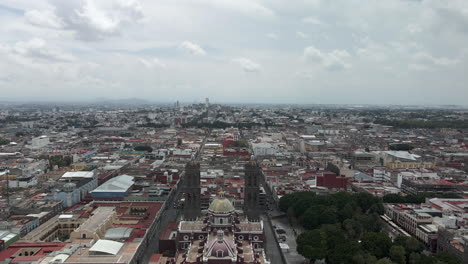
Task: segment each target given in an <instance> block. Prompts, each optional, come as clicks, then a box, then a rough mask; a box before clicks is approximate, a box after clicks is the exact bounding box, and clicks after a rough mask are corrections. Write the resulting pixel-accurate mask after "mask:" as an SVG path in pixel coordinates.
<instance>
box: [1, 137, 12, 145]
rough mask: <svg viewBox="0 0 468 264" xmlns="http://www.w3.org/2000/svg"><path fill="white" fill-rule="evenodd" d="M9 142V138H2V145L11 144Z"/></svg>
mask: <svg viewBox="0 0 468 264" xmlns="http://www.w3.org/2000/svg"><path fill="white" fill-rule="evenodd" d="M9 143H10V140H8V139H6V138H0V146H2V145H6V144H9Z"/></svg>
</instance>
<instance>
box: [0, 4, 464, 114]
mask: <svg viewBox="0 0 468 264" xmlns="http://www.w3.org/2000/svg"><path fill="white" fill-rule="evenodd" d="M0 23H1V24H2V27H0V33H1V34H0V57H1V58H2V60H0V92H1V94H2V95H1V96H0V101H2V100H4V101H8V100H23V99H21V98H26V99H25V100H26V101H28V100H29V101H33V99H34V100H37V101H60V100H63V101H66V102H70V101H90V102H92V101H95V100H96V98H99V97H103V98H106V99H126V98H139V99H144V100H148V101H150V102H155V101H158V102H175V101H177V100H179V101H181V102H194V101H198V102H202V101H203V100H204V98H205V97H209V98H210V99H211V101H213V102H223V103H272V104H277V103H285V104H370V105H374V104H386V105H392V104H395V105H406V104H410V105H463V106H466V105H468V103H467V102H466V100H467V98H468V89H467V87H466V83H467V81H468V74H466V72H468V70H467V69H468V67H467V66H468V47H466V43H468V1H464V0H451V1H438V0H421V1H418V0H386V1H377V0H336V1H329V0H328V1H327V0H302V1H296V0H292V1H280V0H237V1H232V0H160V1H151V0H67V1H63V0H2V1H1V2H0Z"/></svg>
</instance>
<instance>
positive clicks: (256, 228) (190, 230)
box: [175, 192, 269, 264]
mask: <svg viewBox="0 0 468 264" xmlns="http://www.w3.org/2000/svg"><path fill="white" fill-rule="evenodd" d="M263 247H264V233H263V222H262V221H257V222H251V221H249V220H248V219H247V217H245V216H243V215H242V212H240V211H236V210H235V208H234V206H233V205H232V203H231V201H230V200H229V199H227V198H226V197H224V193H223V192H220V193H219V194H218V197H216V199H214V200H213V202H212V203H211V204H210V206H209V208H208V210H207V211H206V212H205V213H204V215H203V216H201V217H199V218H197V219H196V220H194V221H181V222H180V223H179V226H178V230H177V253H176V258H175V262H176V263H194V264H195V263H197V264H201V263H207V264H208V263H209V264H212V263H213V264H216V263H226V264H227V263H269V262H268V261H267V260H266V257H265V251H264V249H263Z"/></svg>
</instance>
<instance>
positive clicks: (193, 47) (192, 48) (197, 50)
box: [180, 41, 206, 56]
mask: <svg viewBox="0 0 468 264" xmlns="http://www.w3.org/2000/svg"><path fill="white" fill-rule="evenodd" d="M180 48H181V49H183V50H186V51H188V52H190V53H191V54H192V55H200V56H203V55H206V51H205V50H204V49H203V48H202V47H200V46H199V45H198V44H195V43H193V42H190V41H184V42H182V43H181V44H180Z"/></svg>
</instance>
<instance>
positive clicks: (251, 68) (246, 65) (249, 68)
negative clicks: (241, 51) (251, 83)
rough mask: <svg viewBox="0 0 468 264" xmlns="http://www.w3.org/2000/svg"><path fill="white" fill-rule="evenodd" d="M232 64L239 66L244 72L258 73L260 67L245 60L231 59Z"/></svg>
mask: <svg viewBox="0 0 468 264" xmlns="http://www.w3.org/2000/svg"><path fill="white" fill-rule="evenodd" d="M232 61H233V62H235V63H237V64H239V65H240V66H241V67H242V69H243V70H244V71H245V72H259V71H260V70H261V69H262V66H261V65H260V64H258V63H256V62H254V61H252V60H250V59H247V58H237V59H233V60H232Z"/></svg>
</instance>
